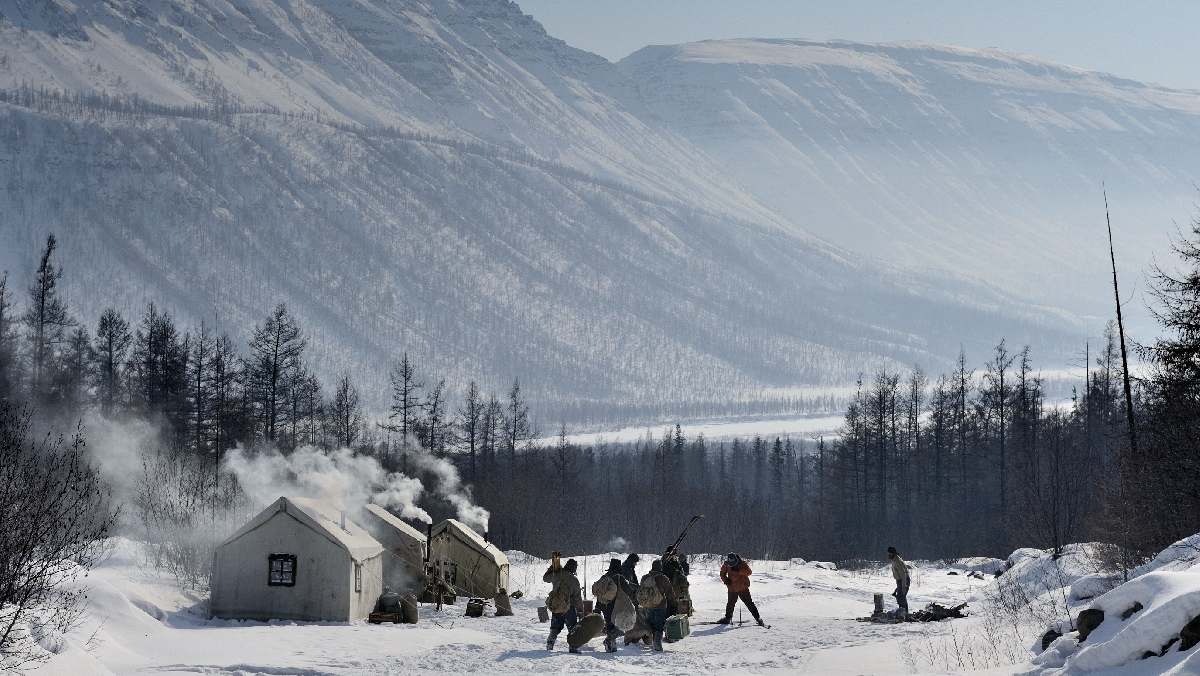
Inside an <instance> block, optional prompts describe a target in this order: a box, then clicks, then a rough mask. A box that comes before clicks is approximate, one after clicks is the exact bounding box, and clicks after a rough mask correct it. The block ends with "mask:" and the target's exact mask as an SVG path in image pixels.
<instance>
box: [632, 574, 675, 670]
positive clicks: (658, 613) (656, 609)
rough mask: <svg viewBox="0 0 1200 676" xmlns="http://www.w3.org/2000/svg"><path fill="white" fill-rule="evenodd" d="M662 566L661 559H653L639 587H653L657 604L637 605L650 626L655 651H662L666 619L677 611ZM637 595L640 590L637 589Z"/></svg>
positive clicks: (669, 582)
mask: <svg viewBox="0 0 1200 676" xmlns="http://www.w3.org/2000/svg"><path fill="white" fill-rule="evenodd" d="M662 571H663V564H662V560H661V559H655V561H654V563H651V564H650V572H649V573H646V574H645V575H643V576H642V581H641V586H643V587H645V586H654V587H655V588H657V590H658V596H659V599H660V600H659V602H658V603H655V604H653V605H651V604H650V603H639V605H640V606H641V608H642V610H644V611H645V612H646V623H647V624H649V625H650V631H651V632H653V634H654V642H653V644H652V645H653V648H654V650H656V651H662V649H663V647H662V641H663V633H664V632H665V631H666V625H667V617H668V616H670V615H673V614H675V613H676V612H678V610H679V602H678V600H677V599H676V598H675V587H674V586H672V585H671V581H670V580H668V579H667V576H666V575H663V572H662ZM639 595H641V590H640V589H639Z"/></svg>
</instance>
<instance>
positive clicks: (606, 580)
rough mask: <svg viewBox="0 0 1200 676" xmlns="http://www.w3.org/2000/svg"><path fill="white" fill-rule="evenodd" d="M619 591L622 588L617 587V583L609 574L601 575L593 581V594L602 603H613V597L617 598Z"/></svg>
mask: <svg viewBox="0 0 1200 676" xmlns="http://www.w3.org/2000/svg"><path fill="white" fill-rule="evenodd" d="M618 591H620V588H619V587H617V583H616V582H613V579H612V578H611V577H608V576H607V575H605V576H601V577H600V578H598V579H597V580H596V581H595V582H593V583H592V596H595V597H596V600H597V601H599V602H600V603H612V602H613V599H615V598H617V592H618Z"/></svg>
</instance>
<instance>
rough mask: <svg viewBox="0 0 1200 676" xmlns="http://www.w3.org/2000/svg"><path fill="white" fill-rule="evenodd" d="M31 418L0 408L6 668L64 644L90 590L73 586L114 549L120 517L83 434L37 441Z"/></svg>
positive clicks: (0, 627)
mask: <svg viewBox="0 0 1200 676" xmlns="http://www.w3.org/2000/svg"><path fill="white" fill-rule="evenodd" d="M31 418H32V414H31V412H30V411H28V410H27V409H24V408H17V407H13V406H12V405H10V404H7V403H6V404H3V405H0V671H8V670H12V671H16V670H19V669H22V668H23V667H25V666H28V665H30V664H33V663H37V662H39V661H43V660H45V659H46V658H47V657H48V656H49V655H50V654H51V653H52V652H54V651H57V650H61V649H62V648H63V647H64V644H63V640H64V639H63V638H62V634H63V633H65V631H66V630H67V629H69V628H70V626H71V625H72V624H73V623H74V622H75V620H76V619H78V616H79V613H80V612H82V608H83V601H84V594H85V590H84V589H83V588H81V587H71V586H68V583H70V582H71V581H72V580H74V578H75V577H76V575H77V574H78V573H79V572H80V571H82V570H85V569H87V568H89V567H91V566H92V565H94V564H95V563H96V562H97V561H98V559H99V558H100V557H102V556H103V555H104V554H105V553H106V552H105V550H104V548H103V547H102V546H100V545H101V543H103V541H104V539H105V537H106V536H107V534H108V532H109V529H110V528H112V526H113V524H114V523H115V522H116V516H117V515H116V507H115V506H114V504H113V501H112V493H111V490H110V489H109V488H108V487H107V486H106V485H105V484H104V483H103V482H102V481H101V479H100V477H99V475H98V474H97V473H96V471H95V470H94V469H93V468H92V466H91V465H90V464H89V462H88V458H87V455H86V452H85V447H84V440H83V437H82V435H81V434H80V432H79V431H78V430H77V431H76V432H75V434H73V435H72V436H71V437H69V438H64V437H62V436H58V437H54V436H52V435H47V436H46V437H44V438H43V439H42V440H41V441H40V442H35V441H34V440H33V439H31V438H30V422H31Z"/></svg>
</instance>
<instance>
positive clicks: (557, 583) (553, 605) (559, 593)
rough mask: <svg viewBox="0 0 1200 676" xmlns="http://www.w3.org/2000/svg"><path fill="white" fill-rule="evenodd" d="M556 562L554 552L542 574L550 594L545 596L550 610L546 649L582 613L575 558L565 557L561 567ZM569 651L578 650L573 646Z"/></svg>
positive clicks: (573, 624) (581, 599)
mask: <svg viewBox="0 0 1200 676" xmlns="http://www.w3.org/2000/svg"><path fill="white" fill-rule="evenodd" d="M557 564H558V553H557V552H556V553H555V554H554V557H553V558H552V560H551V563H550V568H548V569H547V570H546V574H545V575H543V576H542V581H543V582H549V583H550V584H551V588H550V595H549V596H547V597H546V609H547V610H549V611H550V636H549V638H547V639H546V650H554V641H555V639H557V638H558V634H559V632H561V631H562V630H563V628H564V627H565V628H566V629H567V631H568V632H570V631H571V629H573V628H574V627H575V624H576V623H577V622H578V621H579V616H580V615H582V614H583V610H584V605H583V594H582V593H581V592H580V590H579V578H577V577H575V569H576V568H577V567H578V565H579V564H578V563H576V561H575V559H567V562H566V563H565V564H563V565H562V566H561V567H560V566H558V565H557ZM570 650H571V652H573V653H574V652H579V651H578V650H576V649H575V648H571V649H570Z"/></svg>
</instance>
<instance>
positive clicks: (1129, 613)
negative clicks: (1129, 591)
mask: <svg viewBox="0 0 1200 676" xmlns="http://www.w3.org/2000/svg"><path fill="white" fill-rule="evenodd" d="M1143 607H1144V606H1142V604H1140V603H1138V602H1137V601H1134V602H1133V605H1132V606H1129V610H1126V611H1125V612H1123V613H1121V619H1122V620H1128V619H1129V618H1131V617H1133V614H1134V613H1136V612H1137V611H1139V610H1141V609H1142V608H1143Z"/></svg>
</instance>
